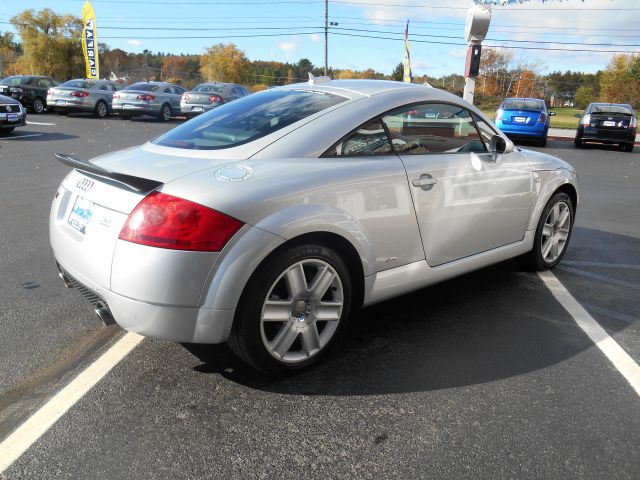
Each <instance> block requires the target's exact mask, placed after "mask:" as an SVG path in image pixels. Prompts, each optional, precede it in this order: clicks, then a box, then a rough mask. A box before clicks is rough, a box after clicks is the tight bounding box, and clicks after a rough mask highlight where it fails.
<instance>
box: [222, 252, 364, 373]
mask: <svg viewBox="0 0 640 480" xmlns="http://www.w3.org/2000/svg"><path fill="white" fill-rule="evenodd" d="M350 306H351V279H350V277H349V272H348V270H347V268H346V266H345V264H344V262H343V261H342V259H341V258H340V257H339V256H338V255H337V254H336V253H335V252H334V251H333V250H331V249H329V248H327V247H324V246H322V245H318V244H312V243H310V244H304V245H298V246H294V247H291V248H289V249H287V250H284V251H282V252H280V253H278V254H276V255H274V256H273V257H271V258H269V259H268V260H267V261H265V262H264V263H263V265H261V266H260V268H259V269H258V270H257V271H256V273H255V274H254V276H253V277H252V279H251V281H250V282H249V283H248V284H247V287H246V288H245V291H244V293H243V295H242V297H241V299H240V302H239V305H238V311H237V313H236V318H235V320H234V325H233V330H232V333H231V337H230V339H229V345H230V347H231V348H232V349H233V351H234V352H235V353H236V354H237V355H238V356H239V357H240V358H241V359H242V360H244V361H245V362H246V363H248V364H249V365H251V366H253V367H254V368H256V369H258V370H261V371H263V372H267V373H286V372H293V371H296V370H300V369H302V368H305V367H308V366H310V365H312V364H314V363H316V362H318V361H319V360H320V359H321V358H322V357H323V356H324V355H325V354H326V352H327V350H328V349H329V348H330V346H331V345H332V344H333V342H334V341H335V339H336V337H337V336H338V333H339V332H340V330H341V329H342V328H343V326H344V324H345V323H346V319H347V317H348V314H349V310H350Z"/></svg>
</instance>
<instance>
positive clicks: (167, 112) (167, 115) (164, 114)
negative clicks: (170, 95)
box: [160, 103, 171, 122]
mask: <svg viewBox="0 0 640 480" xmlns="http://www.w3.org/2000/svg"><path fill="white" fill-rule="evenodd" d="M160 120H162V121H163V122H168V121H169V120H171V106H170V105H169V104H168V103H165V104H164V105H162V108H161V109H160Z"/></svg>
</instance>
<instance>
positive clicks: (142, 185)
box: [54, 153, 163, 194]
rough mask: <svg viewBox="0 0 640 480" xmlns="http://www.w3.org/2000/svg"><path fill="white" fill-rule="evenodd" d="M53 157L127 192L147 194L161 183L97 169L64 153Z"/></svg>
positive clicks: (96, 166)
mask: <svg viewBox="0 0 640 480" xmlns="http://www.w3.org/2000/svg"><path fill="white" fill-rule="evenodd" d="M54 156H55V157H56V158H57V159H58V160H60V161H61V162H62V163H64V164H65V165H68V166H70V167H72V168H75V169H76V170H79V171H81V172H82V173H84V174H86V175H87V176H89V177H98V178H99V179H102V180H105V181H107V182H108V183H113V184H116V185H117V186H118V187H120V188H124V189H125V190H129V191H130V192H134V193H144V194H146V193H149V192H151V191H153V190H155V189H157V188H158V187H160V186H161V185H163V183H162V182H158V181H157V180H150V179H148V178H142V177H134V176H133V175H126V174H124V173H118V172H112V171H111V170H107V169H106V168H102V167H99V166H98V165H95V164H93V163H91V162H89V161H88V160H82V159H80V158H77V157H74V156H73V155H67V154H65V153H56V154H54Z"/></svg>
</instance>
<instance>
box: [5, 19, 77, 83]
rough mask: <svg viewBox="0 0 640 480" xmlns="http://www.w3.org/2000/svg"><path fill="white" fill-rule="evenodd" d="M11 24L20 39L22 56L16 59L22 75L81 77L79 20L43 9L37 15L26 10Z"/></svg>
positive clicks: (62, 77) (59, 77)
mask: <svg viewBox="0 0 640 480" xmlns="http://www.w3.org/2000/svg"><path fill="white" fill-rule="evenodd" d="M10 21H11V24H12V25H13V26H14V27H15V28H16V29H17V30H18V32H19V34H20V38H21V39H22V49H23V52H24V53H23V54H22V55H21V56H20V57H18V59H17V64H18V69H19V70H20V71H21V72H22V73H30V74H41V75H49V76H52V77H55V78H58V79H60V80H65V79H69V78H73V77H84V75H85V65H84V58H83V53H82V46H81V35H82V20H81V19H79V18H78V17H74V16H73V15H68V14H66V15H58V14H57V13H55V12H54V11H53V10H51V9H49V8H45V9H43V10H40V11H39V12H35V11H34V10H25V11H23V12H22V13H20V14H18V15H16V16H14V17H12V18H11V20H10Z"/></svg>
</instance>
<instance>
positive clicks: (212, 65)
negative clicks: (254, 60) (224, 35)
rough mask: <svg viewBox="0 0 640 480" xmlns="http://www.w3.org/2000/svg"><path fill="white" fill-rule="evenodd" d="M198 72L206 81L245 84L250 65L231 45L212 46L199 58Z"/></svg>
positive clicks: (240, 52)
mask: <svg viewBox="0 0 640 480" xmlns="http://www.w3.org/2000/svg"><path fill="white" fill-rule="evenodd" d="M200 72H201V73H202V76H203V78H204V79H205V80H206V81H208V82H212V81H218V82H231V83H247V81H248V80H249V75H250V73H251V64H250V63H249V60H247V57H246V56H245V54H244V52H243V51H242V50H239V49H238V48H237V47H236V46H235V45H234V44H233V43H229V44H223V43H220V44H218V45H214V46H212V47H209V48H207V53H205V54H204V55H202V56H201V57H200Z"/></svg>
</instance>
